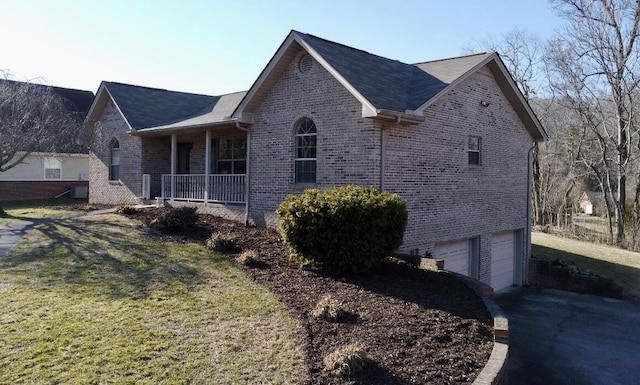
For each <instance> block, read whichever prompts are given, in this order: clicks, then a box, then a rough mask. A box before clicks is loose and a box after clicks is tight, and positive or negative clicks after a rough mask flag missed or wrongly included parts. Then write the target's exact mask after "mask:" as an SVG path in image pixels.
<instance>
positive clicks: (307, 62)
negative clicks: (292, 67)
mask: <svg viewBox="0 0 640 385" xmlns="http://www.w3.org/2000/svg"><path fill="white" fill-rule="evenodd" d="M312 66H313V58H312V57H311V55H309V54H308V53H306V52H305V53H303V54H302V55H300V57H299V58H298V71H300V73H301V74H306V73H308V72H309V71H311V67H312Z"/></svg>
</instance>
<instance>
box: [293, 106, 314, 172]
mask: <svg viewBox="0 0 640 385" xmlns="http://www.w3.org/2000/svg"><path fill="white" fill-rule="evenodd" d="M316 143H317V141H316V124H315V123H314V122H313V120H311V119H308V118H304V119H302V120H301V121H300V122H299V123H298V124H297V125H296V130H295V159H294V163H295V167H294V168H295V175H294V177H295V183H302V184H305V183H316Z"/></svg>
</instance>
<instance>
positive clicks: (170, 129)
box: [129, 119, 238, 136]
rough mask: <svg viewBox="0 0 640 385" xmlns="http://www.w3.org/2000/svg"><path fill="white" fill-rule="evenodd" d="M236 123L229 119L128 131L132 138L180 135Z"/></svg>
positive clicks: (236, 120) (234, 120)
mask: <svg viewBox="0 0 640 385" xmlns="http://www.w3.org/2000/svg"><path fill="white" fill-rule="evenodd" d="M236 122H238V119H229V120H223V121H218V122H209V123H199V124H192V125H185V126H160V127H149V128H143V129H140V130H137V131H129V133H130V134H131V135H134V136H152V135H157V134H168V133H180V132H185V131H197V130H200V129H204V128H209V127H211V128H215V127H218V126H234V127H235V125H236Z"/></svg>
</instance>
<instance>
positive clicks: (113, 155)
mask: <svg viewBox="0 0 640 385" xmlns="http://www.w3.org/2000/svg"><path fill="white" fill-rule="evenodd" d="M109 180H120V143H119V142H118V140H117V139H114V140H113V141H112V142H111V152H110V158H109Z"/></svg>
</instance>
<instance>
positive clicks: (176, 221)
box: [159, 206, 198, 230]
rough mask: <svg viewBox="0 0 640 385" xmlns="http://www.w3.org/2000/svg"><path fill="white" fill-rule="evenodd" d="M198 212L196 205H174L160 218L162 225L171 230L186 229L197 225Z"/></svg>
mask: <svg viewBox="0 0 640 385" xmlns="http://www.w3.org/2000/svg"><path fill="white" fill-rule="evenodd" d="M197 220H198V214H196V208H195V207H187V206H181V207H172V208H170V209H169V210H167V212H165V213H164V215H163V216H162V218H160V220H159V224H160V225H161V226H164V227H166V228H167V229H169V230H185V229H187V228H189V227H193V226H195V225H196V221H197Z"/></svg>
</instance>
